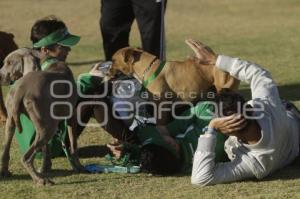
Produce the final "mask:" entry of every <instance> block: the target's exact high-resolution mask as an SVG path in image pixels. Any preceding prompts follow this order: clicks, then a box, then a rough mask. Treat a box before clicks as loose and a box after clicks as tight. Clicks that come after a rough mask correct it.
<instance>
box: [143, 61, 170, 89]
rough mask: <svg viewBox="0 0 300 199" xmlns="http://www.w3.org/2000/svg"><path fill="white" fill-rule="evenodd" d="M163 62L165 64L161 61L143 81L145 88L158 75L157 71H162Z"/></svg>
mask: <svg viewBox="0 0 300 199" xmlns="http://www.w3.org/2000/svg"><path fill="white" fill-rule="evenodd" d="M165 64H166V62H165V61H162V62H161V63H160V65H159V66H158V68H157V69H156V71H155V72H154V73H153V74H152V75H150V77H148V79H146V80H145V81H143V86H144V87H145V88H147V87H148V85H149V84H150V83H151V82H153V81H154V80H155V79H156V77H157V76H158V75H159V73H160V72H161V71H162V69H163V68H164V66H165Z"/></svg>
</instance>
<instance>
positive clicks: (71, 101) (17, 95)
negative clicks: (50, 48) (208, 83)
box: [1, 62, 81, 185]
mask: <svg viewBox="0 0 300 199" xmlns="http://www.w3.org/2000/svg"><path fill="white" fill-rule="evenodd" d="M32 80H34V82H33V81H32ZM55 81H68V82H69V83H58V84H56V85H55V84H53V83H54V82H55ZM52 84H53V85H52ZM51 90H52V91H53V93H54V94H56V95H60V96H61V95H65V97H64V98H59V97H56V96H54V95H53V94H51ZM76 102H77V92H76V85H75V81H74V78H73V74H72V71H71V70H70V69H69V68H68V67H67V66H66V65H65V63H63V62H57V63H54V64H52V65H51V66H49V68H48V69H47V71H38V72H31V73H28V74H27V75H25V76H24V77H22V78H21V79H19V80H18V81H17V82H16V84H15V85H14V87H13V88H12V89H10V91H9V93H8V98H7V103H6V105H7V112H8V119H7V121H6V129H5V144H4V152H3V155H2V168H1V174H2V176H9V175H10V173H9V170H8V164H9V149H10V145H11V141H12V138H13V135H14V132H15V127H17V128H18V129H19V131H20V132H21V125H20V121H19V118H20V117H19V116H20V114H21V113H24V114H26V115H27V116H28V117H29V118H30V119H31V120H32V122H33V124H34V126H35V128H36V136H35V140H34V142H33V144H32V145H31V146H30V148H29V150H28V151H27V152H26V153H25V154H24V156H23V158H22V163H23V165H24V167H25V168H26V170H27V171H28V173H29V174H30V176H31V177H32V179H33V180H34V181H35V182H36V183H38V184H42V185H46V184H50V185H51V184H53V182H51V181H50V180H49V179H48V178H46V177H42V176H41V175H40V174H38V173H37V172H36V170H35V168H34V164H33V161H34V154H35V153H36V152H39V151H42V152H43V155H44V162H43V167H44V166H45V165H47V163H46V162H45V161H47V160H49V158H48V157H46V156H47V155H49V153H47V143H48V141H49V140H50V139H51V138H52V137H53V135H54V134H55V133H56V131H57V129H58V124H59V122H60V121H61V120H62V119H61V118H55V117H53V114H52V113H54V115H55V116H57V117H62V118H63V117H64V116H66V117H67V116H68V113H70V112H71V113H72V112H73V110H74V107H75V105H76ZM54 103H58V104H57V105H55V104H54ZM66 104H67V105H66ZM52 106H53V107H52ZM51 107H52V110H51ZM71 113H70V115H72V116H74V115H73V114H71ZM69 125H70V126H74V117H72V118H70V119H69ZM69 138H70V145H71V155H73V156H74V160H75V164H76V166H77V167H78V168H81V165H80V163H79V160H78V159H77V157H76V155H75V151H72V149H76V139H75V136H74V135H73V131H72V129H69Z"/></svg>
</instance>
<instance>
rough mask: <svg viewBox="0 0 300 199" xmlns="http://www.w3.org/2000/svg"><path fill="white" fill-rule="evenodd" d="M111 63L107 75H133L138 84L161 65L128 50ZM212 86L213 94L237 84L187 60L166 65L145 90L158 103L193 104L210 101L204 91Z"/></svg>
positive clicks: (225, 75)
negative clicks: (180, 102)
mask: <svg viewBox="0 0 300 199" xmlns="http://www.w3.org/2000/svg"><path fill="white" fill-rule="evenodd" d="M112 62H113V63H112V67H111V69H110V71H109V76H114V75H115V74H116V73H117V71H121V72H122V73H124V74H125V75H128V76H129V75H133V76H134V77H135V78H136V79H138V80H139V81H140V82H141V83H143V82H144V81H145V80H147V79H148V78H149V76H151V75H152V74H153V73H155V72H156V70H157V68H158V67H159V66H160V64H161V63H162V61H161V60H159V59H158V58H157V57H156V56H154V55H152V54H150V53H147V52H145V51H143V50H141V49H137V48H131V47H126V48H122V49H120V50H118V51H117V52H116V53H115V54H114V55H113V57H112ZM212 86H215V88H216V91H220V90H221V89H222V88H230V89H232V90H236V89H237V88H238V86H239V81H238V80H237V79H235V78H234V77H232V76H230V75H229V74H228V73H226V72H223V71H221V70H219V69H218V68H217V67H215V66H212V65H205V64H201V63H199V62H197V61H196V60H195V59H187V60H185V61H169V62H166V63H165V66H164V67H163V69H162V70H161V72H160V73H159V74H158V75H157V77H156V78H155V79H154V80H153V81H152V82H150V83H149V84H148V86H147V90H148V91H149V92H150V93H151V94H152V95H153V96H154V97H156V98H159V99H160V101H166V100H169V101H173V102H174V101H185V102H192V103H194V102H197V101H199V100H204V99H207V98H209V96H208V95H209V93H207V92H208V91H209V89H210V88H211V87H212ZM158 119H161V118H158ZM162 123H165V122H164V121H162Z"/></svg>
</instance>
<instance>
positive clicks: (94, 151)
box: [78, 145, 109, 158]
mask: <svg viewBox="0 0 300 199" xmlns="http://www.w3.org/2000/svg"><path fill="white" fill-rule="evenodd" d="M108 152H109V149H108V148H107V147H106V146H105V145H92V146H86V147H81V148H79V149H78V156H79V157H80V158H92V157H104V156H105V155H106V154H107V153H108Z"/></svg>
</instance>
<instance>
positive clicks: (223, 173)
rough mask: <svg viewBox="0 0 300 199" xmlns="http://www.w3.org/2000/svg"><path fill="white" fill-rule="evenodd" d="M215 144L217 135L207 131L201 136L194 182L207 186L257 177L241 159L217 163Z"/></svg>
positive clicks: (193, 176)
mask: <svg viewBox="0 0 300 199" xmlns="http://www.w3.org/2000/svg"><path fill="white" fill-rule="evenodd" d="M215 145H216V135H214V134H207V133H205V134H204V135H201V136H200V137H199V140H198V148H197V150H196V152H195V155H194V161H193V169H192V177H191V183H192V184H194V185H200V186H205V185H213V184H220V183H227V182H234V181H240V180H243V179H246V178H251V177H255V176H254V175H253V173H252V172H251V170H250V168H249V167H248V166H247V165H246V164H245V162H243V161H242V160H241V159H234V160H233V161H231V162H225V163H218V164H215V153H214V148H215Z"/></svg>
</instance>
